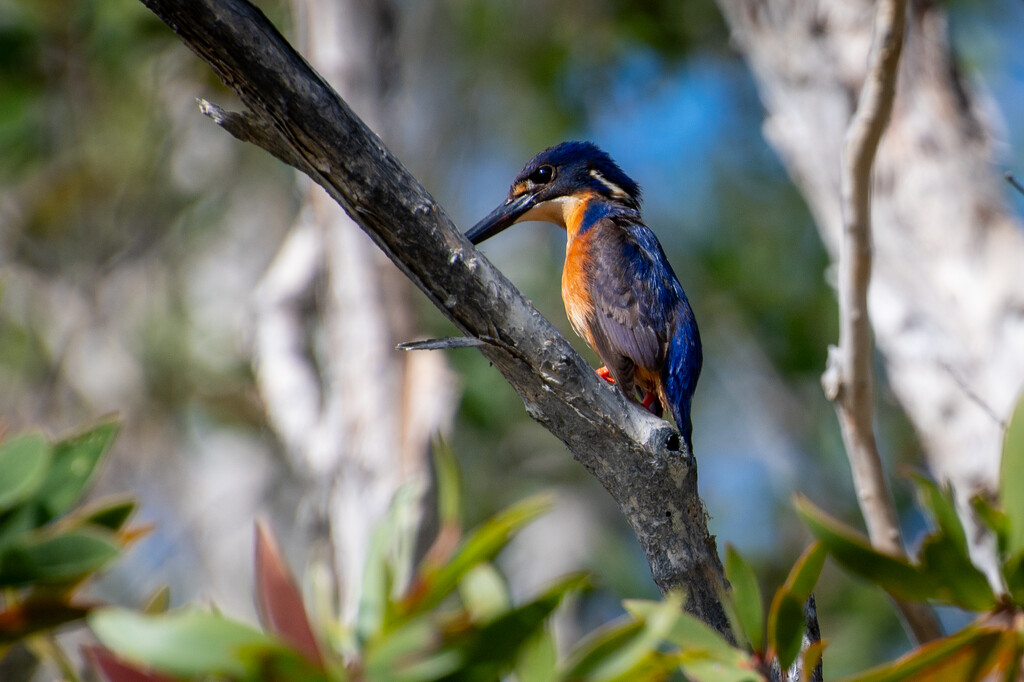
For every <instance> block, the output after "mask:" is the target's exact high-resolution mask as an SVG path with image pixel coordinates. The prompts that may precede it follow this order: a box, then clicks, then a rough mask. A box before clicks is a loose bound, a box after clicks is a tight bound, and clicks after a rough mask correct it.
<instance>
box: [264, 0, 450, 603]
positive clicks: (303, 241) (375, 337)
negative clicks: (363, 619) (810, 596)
mask: <svg viewBox="0 0 1024 682" xmlns="http://www.w3.org/2000/svg"><path fill="white" fill-rule="evenodd" d="M293 4H294V8H295V17H296V25H297V29H298V33H299V40H300V43H301V44H302V45H303V52H304V53H305V54H306V55H307V57H308V59H309V60H310V61H311V63H312V64H313V65H314V67H315V68H316V69H317V70H318V71H319V72H320V74H322V75H323V76H324V77H325V78H326V79H327V80H328V81H329V82H331V83H333V84H334V85H335V87H336V88H337V89H338V91H339V92H341V93H343V94H344V96H345V97H346V99H347V100H348V101H349V102H350V103H351V104H352V106H353V108H354V109H355V110H357V111H358V112H359V113H360V115H361V116H362V117H363V118H364V119H366V120H368V121H369V122H370V123H371V125H372V126H373V127H374V128H375V129H376V130H381V131H383V130H385V129H386V128H387V122H386V116H385V111H386V102H387V100H388V98H389V97H390V96H391V95H392V92H391V90H392V85H393V82H394V79H395V77H396V65H395V64H394V44H393V43H394V40H395V31H396V25H395V15H394V13H395V7H394V6H393V5H392V3H390V2H384V1H377V2H364V1H360V0H341V1H338V2H334V1H325V0H295V2H294V3H293ZM299 184H300V186H301V188H302V196H303V205H302V208H301V210H300V212H299V216H298V220H297V222H296V224H295V226H294V227H293V228H292V230H291V232H290V233H289V235H288V237H287V239H286V243H285V244H284V245H283V246H282V249H281V252H280V254H279V256H278V257H277V259H276V262H275V264H274V265H273V267H272V268H271V269H270V270H269V271H268V273H267V276H266V278H265V279H264V281H263V283H262V285H261V287H260V293H259V301H260V305H259V311H260V313H259V321H258V327H259V331H258V334H257V348H256V350H257V356H256V363H257V379H258V381H259V385H260V390H261V393H262V395H263V397H264V401H265V403H266V406H267V412H268V416H269V417H270V419H271V421H272V423H273V424H274V425H275V429H276V430H277V431H278V433H279V434H280V436H281V438H282V440H283V441H284V443H285V444H286V447H287V449H288V452H289V455H290V458H291V460H292V462H293V464H294V466H296V468H297V469H298V470H299V471H300V472H302V473H305V474H306V475H307V478H308V479H309V481H310V486H309V490H310V499H309V500H308V501H309V502H310V504H308V505H307V506H308V508H307V509H306V510H305V516H306V519H305V520H306V522H307V524H310V525H309V527H308V528H307V531H311V532H310V535H311V536H312V537H311V538H310V539H311V540H312V541H313V545H312V546H313V550H312V553H313V557H312V558H313V562H314V564H317V565H319V566H320V567H332V568H333V570H332V571H331V573H332V574H333V578H334V580H333V582H334V583H335V585H334V586H335V588H336V589H338V599H339V602H338V607H339V610H340V613H341V615H342V617H343V619H345V620H346V621H347V620H350V619H351V618H352V617H354V615H355V612H356V607H357V605H358V598H359V593H360V589H361V578H362V569H363V562H364V560H365V557H366V555H367V551H368V545H369V541H370V537H371V534H372V531H373V527H374V525H375V524H376V523H377V522H378V521H379V520H380V519H381V518H382V517H383V516H384V514H385V512H386V511H387V509H388V507H389V505H390V502H391V499H392V497H393V496H394V494H395V492H396V491H397V490H398V489H399V488H400V487H401V486H402V485H403V484H405V483H407V482H410V481H412V482H413V485H419V487H420V488H421V489H422V488H423V486H424V484H425V482H426V478H427V454H428V450H429V446H430V439H431V437H432V436H434V435H435V434H436V433H437V432H438V431H440V430H442V429H443V428H444V427H445V426H446V425H447V424H448V423H449V422H450V420H451V418H452V414H453V412H454V407H455V399H454V381H453V378H452V376H451V375H450V373H449V372H448V370H447V368H446V366H445V362H444V356H443V355H442V354H439V353H403V352H400V351H396V350H395V345H396V344H397V343H399V342H400V341H405V340H408V339H410V338H412V337H413V336H414V334H415V333H416V332H415V328H416V325H415V323H414V312H413V310H412V307H411V300H410V294H411V287H410V286H409V284H408V282H407V281H406V280H405V278H404V277H403V276H402V275H401V273H399V272H398V270H397V269H396V268H395V267H394V266H393V265H392V264H391V262H390V261H388V260H387V258H386V257H385V256H384V255H383V254H382V253H381V252H380V250H379V249H377V248H376V247H375V246H374V245H373V242H371V241H370V239H368V238H367V237H366V235H365V234H364V233H363V232H362V230H360V229H359V227H358V226H357V225H356V224H355V223H353V222H352V220H351V219H350V218H349V217H348V215H346V213H345V212H344V210H342V208H341V207H340V206H338V205H337V204H336V203H335V202H334V201H333V200H332V199H331V198H330V197H328V196H327V194H326V193H324V191H323V190H322V189H321V188H320V187H319V186H317V185H316V184H314V183H311V182H309V180H308V179H306V178H305V177H304V176H302V177H300V179H299ZM318 529H320V531H321V532H320V537H319V538H317V537H316V535H317V533H318ZM324 529H326V530H327V534H326V535H325V534H323V532H322V530H324ZM324 543H326V546H325V544H324ZM314 570H316V569H315V568H314ZM320 574H321V575H323V573H322V572H321V573H320Z"/></svg>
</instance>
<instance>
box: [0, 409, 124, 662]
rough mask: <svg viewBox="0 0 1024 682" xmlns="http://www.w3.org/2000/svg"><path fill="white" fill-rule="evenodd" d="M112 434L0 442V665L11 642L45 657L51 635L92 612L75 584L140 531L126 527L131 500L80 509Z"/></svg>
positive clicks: (101, 428) (101, 431) (97, 429)
mask: <svg viewBox="0 0 1024 682" xmlns="http://www.w3.org/2000/svg"><path fill="white" fill-rule="evenodd" d="M117 430H118V422H117V421H114V420H109V421H104V422H101V423H99V424H97V425H95V426H94V427H92V428H90V429H88V430H86V431H83V432H82V433H80V434H78V435H75V436H72V437H70V438H64V439H61V440H58V441H51V440H50V439H48V438H45V437H43V436H42V435H39V434H37V433H26V434H22V435H18V436H14V437H11V438H7V439H5V440H2V441H0V472H3V473H2V475H0V662H2V661H3V659H4V658H5V656H7V654H9V653H10V652H11V650H12V648H14V647H15V646H16V645H18V644H25V646H26V647H27V649H28V650H29V651H30V652H31V653H32V654H33V655H34V656H35V657H36V658H46V657H48V656H49V652H50V651H53V650H54V648H53V647H52V646H51V641H50V639H49V637H50V636H51V634H52V631H53V630H54V629H56V628H58V627H61V626H64V625H67V624H69V623H73V622H75V621H80V620H82V619H84V618H85V617H86V616H87V615H88V614H89V612H90V611H91V610H92V609H93V608H95V606H96V604H95V603H94V602H92V601H90V600H88V599H85V598H83V597H82V596H81V595H80V592H81V588H82V586H83V585H84V584H85V583H86V582H87V581H88V580H89V579H90V578H91V577H92V576H93V575H94V574H95V573H97V572H98V571H100V570H101V569H103V568H104V567H106V566H107V565H108V564H110V563H111V562H112V561H113V560H114V559H116V558H117V557H118V556H119V555H120V554H121V552H122V551H123V549H124V548H125V547H126V546H127V545H129V544H130V543H131V542H133V541H134V540H135V539H137V538H138V537H139V535H140V533H141V532H142V531H140V530H139V529H134V528H131V527H126V523H127V521H128V518H129V517H130V516H131V514H132V512H133V511H134V510H135V506H136V505H135V501H134V500H132V499H131V498H128V497H125V496H113V497H106V498H102V499H98V500H94V501H92V502H90V503H88V504H85V505H83V504H81V500H82V497H83V495H84V494H85V492H86V490H87V489H88V487H89V485H90V483H91V482H92V480H93V478H94V477H95V474H96V470H97V468H98V466H99V465H100V462H101V461H102V460H103V459H104V457H105V456H106V455H107V453H108V451H109V448H110V444H111V443H112V442H113V440H114V436H115V435H116V434H117ZM23 667H31V664H27V665H26V666H23ZM0 671H6V673H7V674H9V673H10V669H9V668H5V667H3V666H2V665H0Z"/></svg>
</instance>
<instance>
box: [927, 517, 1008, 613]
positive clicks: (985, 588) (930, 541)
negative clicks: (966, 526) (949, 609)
mask: <svg viewBox="0 0 1024 682" xmlns="http://www.w3.org/2000/svg"><path fill="white" fill-rule="evenodd" d="M920 570H921V572H922V573H923V574H925V575H927V576H929V582H933V583H934V584H936V585H937V589H936V594H935V599H936V600H939V601H944V602H947V603H949V604H953V605H955V606H959V607H961V608H964V609H968V610H970V611H987V610H988V609H990V608H992V607H993V606H995V605H996V596H995V593H994V592H993V591H992V587H991V585H989V582H988V579H987V578H986V577H985V574H984V573H982V572H981V571H979V570H978V569H977V567H975V565H974V564H973V563H972V562H971V559H970V557H968V556H967V553H966V547H965V548H964V551H963V553H961V551H960V547H959V546H958V545H957V544H956V543H955V542H954V541H951V540H950V539H949V537H948V536H947V535H945V534H943V533H941V532H939V533H935V534H933V535H929V536H928V537H927V538H926V539H925V541H924V542H923V543H922V544H921V568H920Z"/></svg>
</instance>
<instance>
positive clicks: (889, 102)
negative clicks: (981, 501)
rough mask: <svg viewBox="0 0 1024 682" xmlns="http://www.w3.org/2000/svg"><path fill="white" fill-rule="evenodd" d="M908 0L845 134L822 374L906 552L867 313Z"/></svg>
mask: <svg viewBox="0 0 1024 682" xmlns="http://www.w3.org/2000/svg"><path fill="white" fill-rule="evenodd" d="M906 5H907V3H906V0H880V1H879V3H878V9H877V11H876V14H875V37H874V43H873V45H872V52H871V56H870V58H869V65H868V74H867V78H866V80H865V82H864V86H863V88H862V90H861V93H860V100H859V101H858V103H857V109H856V111H855V112H854V115H853V119H852V120H851V121H850V126H849V128H848V129H847V133H846V144H845V149H844V150H843V152H844V153H843V160H842V169H841V178H840V182H841V209H842V219H843V234H842V239H841V242H840V247H839V316H840V320H839V325H840V326H839V347H838V348H835V349H829V367H828V369H827V370H826V372H825V376H824V377H823V385H824V387H825V392H826V394H828V396H829V398H830V399H831V400H833V402H834V403H835V406H836V412H837V414H838V416H839V423H840V426H841V428H842V433H843V442H844V444H845V446H846V453H847V457H848V458H849V460H850V468H851V469H852V471H853V480H854V485H855V487H856V490H857V500H858V503H859V504H860V508H861V513H862V514H863V516H864V522H865V524H866V525H867V529H868V535H869V536H870V538H871V543H872V545H874V546H875V548H877V549H879V550H881V551H883V552H887V553H889V554H892V555H895V556H905V554H906V553H905V551H904V549H903V540H902V537H901V534H900V527H899V519H898V517H897V514H896V507H895V504H894V503H893V499H892V495H891V493H890V491H889V488H888V483H887V481H886V475H885V471H884V469H883V467H882V460H881V457H880V456H879V454H878V444H877V442H876V441H875V433H874V424H873V419H874V396H873V379H874V377H873V374H874V371H873V360H874V344H873V341H872V337H871V324H870V321H869V319H868V284H869V283H870V281H871V258H872V246H871V177H872V176H871V171H872V168H873V166H874V161H875V155H876V153H877V151H878V144H879V141H880V140H881V138H882V133H883V132H884V131H885V128H886V126H887V125H888V123H889V118H890V115H891V114H892V106H893V100H894V99H895V97H896V77H897V74H898V72H899V61H900V53H901V51H902V48H903V34H904V32H905V30H906V13H907V12H906ZM897 606H898V607H899V609H900V611H901V612H902V614H903V616H904V618H905V619H906V621H907V624H908V626H909V627H910V629H911V630H912V631H913V633H914V635H915V636H916V638H917V639H918V641H920V642H925V641H928V640H931V639H934V638H936V637H938V636H940V635H941V629H940V627H939V624H938V620H937V618H936V617H935V614H934V612H932V611H931V609H930V608H928V607H927V606H926V605H921V604H911V603H905V602H897Z"/></svg>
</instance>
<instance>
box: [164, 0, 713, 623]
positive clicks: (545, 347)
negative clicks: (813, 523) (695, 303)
mask: <svg viewBox="0 0 1024 682" xmlns="http://www.w3.org/2000/svg"><path fill="white" fill-rule="evenodd" d="M144 4H146V5H147V6H148V7H149V8H150V9H152V10H153V11H154V12H155V13H156V14H157V15H158V16H159V17H160V18H161V19H162V20H163V21H164V22H166V23H167V24H168V25H169V26H171V27H172V28H173V29H174V30H175V32H177V33H178V35H179V37H181V39H182V40H183V41H184V42H185V43H186V44H187V45H188V46H189V47H190V48H191V49H192V50H193V51H195V52H196V53H197V54H198V55H199V56H200V57H202V58H203V59H204V60H205V61H206V62H207V63H208V64H209V65H210V66H211V67H212V68H213V69H214V71H215V72H216V73H217V74H218V75H219V76H220V77H221V79H222V80H224V82H225V83H228V84H229V85H230V86H231V87H232V88H234V90H235V91H236V92H237V93H238V95H239V97H240V98H241V100H242V102H243V103H244V104H245V105H246V106H247V107H248V108H249V110H250V112H251V114H250V115H251V116H254V117H256V118H259V119H260V120H261V123H260V124H259V126H256V128H257V129H261V130H273V131H274V132H275V133H276V134H277V136H278V138H279V139H280V141H281V146H284V147H286V148H287V149H289V150H291V153H292V154H293V155H294V156H295V157H297V159H296V160H297V161H299V163H297V164H296V167H299V168H300V169H302V170H304V171H305V172H308V173H309V175H310V177H312V178H313V180H315V181H316V182H317V183H318V184H320V185H322V186H323V187H324V188H325V189H326V190H327V191H328V193H329V194H330V195H331V196H332V197H333V198H334V199H335V200H337V201H338V202H339V203H340V204H341V205H342V206H343V207H344V208H345V209H346V211H348V213H349V215H350V216H351V217H352V218H353V220H355V221H356V222H357V223H358V224H359V225H360V226H361V227H362V228H363V230H365V231H366V233H367V234H368V235H369V236H370V237H371V238H372V239H373V241H374V242H375V243H376V244H377V245H378V246H379V247H380V248H381V249H382V250H383V251H384V252H385V253H386V254H387V255H388V257H389V258H391V259H392V260H393V261H394V262H395V263H396V264H397V265H398V267H399V268H400V269H401V270H402V271H403V272H404V273H405V274H406V276H408V277H409V278H410V279H411V280H412V281H413V282H414V283H415V284H416V286H418V287H419V288H420V289H421V290H422V291H423V292H424V293H425V294H426V295H427V297H428V298H429V299H430V300H431V301H432V302H433V303H434V304H435V305H436V306H437V308H438V309H439V310H440V311H442V313H444V314H445V315H446V316H447V317H448V318H449V319H450V320H451V321H452V322H453V323H454V324H455V325H456V326H457V327H458V328H459V329H461V330H462V331H463V332H464V333H465V334H467V335H469V336H473V337H476V338H481V339H488V340H489V344H488V345H487V346H484V347H483V348H482V349H481V352H482V353H483V354H484V356H485V357H486V358H487V359H488V360H490V361H491V362H492V363H493V364H494V365H495V367H496V368H497V369H498V370H499V371H501V372H502V374H503V375H504V376H505V378H506V379H507V380H508V381H509V383H510V384H511V385H512V386H513V388H515V390H516V391H517V392H518V393H519V395H520V396H521V397H522V399H523V402H524V403H525V405H526V409H527V412H528V413H529V414H530V415H531V416H532V417H533V418H534V419H536V420H537V421H539V422H540V423H541V424H543V425H544V426H545V427H546V428H547V429H548V430H550V431H551V432H552V433H553V434H554V435H555V436H557V437H558V438H559V439H560V440H562V441H563V442H564V443H565V444H566V445H567V447H568V448H569V450H570V451H571V452H572V454H573V456H574V457H575V458H576V459H577V460H578V461H579V462H580V463H582V464H583V465H584V466H585V467H586V468H587V469H588V470H589V471H590V472H591V473H592V474H594V475H595V476H596V477H597V478H598V479H599V480H600V481H601V483H602V484H603V485H604V486H605V488H606V489H607V490H608V491H609V492H610V493H611V494H612V496H613V497H614V498H615V500H616V502H617V503H618V505H619V508H620V509H621V510H622V512H623V513H624V514H625V515H626V517H627V519H628V521H629V523H630V525H631V526H632V528H633V530H634V532H635V533H636V535H637V538H638V539H639V541H640V544H641V546H642V548H643V550H644V552H645V554H646V556H647V560H648V563H649V564H650V567H651V572H652V575H653V577H654V580H655V582H656V583H657V584H658V586H659V588H660V589H661V590H662V591H663V592H667V591H670V590H673V589H676V588H685V589H686V591H687V593H688V599H687V602H686V608H687V609H688V610H689V611H690V612H691V613H693V614H695V615H696V616H697V617H699V618H701V619H702V620H704V621H705V622H706V623H708V624H709V625H711V626H712V627H714V628H715V629H717V630H718V631H719V632H722V633H723V634H725V635H726V636H727V637H729V638H731V633H730V629H729V625H728V621H727V619H726V617H725V614H724V612H723V609H722V605H721V602H720V598H719V589H720V588H721V586H722V585H724V584H725V580H724V577H723V571H722V567H721V564H720V562H719V559H718V554H717V550H716V547H715V541H714V538H713V537H712V536H711V535H709V533H708V530H707V524H706V516H707V514H706V512H705V510H704V505H703V503H702V502H701V500H700V498H699V497H698V494H697V468H696V462H695V460H694V458H693V455H692V453H689V452H685V451H681V450H680V448H681V447H683V446H682V444H681V439H680V438H679V434H678V433H677V432H675V431H674V430H673V429H672V428H671V427H670V426H669V425H668V424H667V423H666V422H664V421H662V420H660V419H658V418H656V417H654V416H653V415H651V414H649V413H648V412H646V411H644V410H642V409H641V408H639V407H637V406H635V405H633V404H632V403H630V402H629V401H627V400H626V399H625V398H624V397H623V396H622V394H621V393H620V392H618V391H615V390H613V389H611V388H609V387H608V386H606V385H605V384H604V382H603V381H601V380H600V379H599V378H598V377H597V375H596V374H595V373H594V372H593V370H592V369H591V368H590V367H589V366H588V365H587V364H586V362H584V360H583V359H582V358H581V357H580V356H579V355H578V354H577V353H576V352H575V351H574V350H573V348H572V346H571V345H569V343H568V342H567V341H566V340H565V339H564V338H563V337H562V336H561V335H560V334H559V333H558V331H557V330H556V329H555V328H554V327H553V326H552V325H551V324H550V323H549V322H548V321H547V320H545V319H544V318H543V317H542V316H541V315H540V314H539V313H538V312H537V311H536V310H535V309H534V308H533V307H532V306H531V305H530V304H529V303H528V302H527V301H526V300H525V299H523V297H522V295H521V294H520V293H519V292H518V291H517V290H516V289H515V287H513V285H512V284H511V283H510V282H509V281H508V280H507V279H506V278H505V277H504V276H503V275H502V274H501V273H500V272H498V271H497V270H496V269H495V268H494V267H493V266H492V265H491V264H490V262H488V261H487V260H486V259H485V258H483V257H482V256H481V255H480V254H479V253H478V252H477V251H476V250H475V249H473V247H472V246H471V245H470V244H469V242H468V241H467V240H466V239H465V238H464V237H463V236H462V235H461V234H460V233H459V232H458V231H457V230H456V228H455V226H454V225H453V224H452V222H451V220H450V219H449V218H448V217H447V216H446V215H445V214H444V212H443V211H442V210H441V209H440V207H438V206H437V204H436V203H435V202H434V201H433V199H432V198H431V197H430V195H429V194H428V193H427V192H426V190H424V189H423V187H421V186H420V185H419V183H417V182H416V180H415V179H414V178H413V177H412V176H411V175H410V174H409V173H408V171H406V170H405V168H404V167H403V166H402V165H401V164H400V162H399V161H398V160H397V159H395V158H394V156H392V155H391V153H390V152H389V151H388V150H387V149H386V148H385V147H384V145H383V143H382V142H381V141H380V139H379V138H378V137H377V136H376V135H374V134H373V132H372V131H371V130H370V129H369V128H367V127H366V125H365V124H364V123H363V122H362V121H361V120H360V119H359V118H357V117H356V116H355V115H354V114H353V113H352V111H351V110H350V108H349V107H348V105H347V104H346V103H345V102H344V101H342V100H341V98H340V97H338V95H337V94H336V93H335V92H334V91H333V90H331V88H330V87H329V86H328V85H327V84H326V83H325V82H324V81H323V80H322V79H321V78H320V77H319V76H318V75H317V74H316V73H315V72H314V71H313V70H312V69H311V68H310V66H309V65H308V64H307V63H306V62H305V61H304V60H303V59H302V57H300V56H299V55H298V54H297V53H296V52H295V51H294V50H293V49H292V48H291V46H290V45H289V44H288V43H287V42H286V41H285V39H284V38H283V37H282V36H281V35H280V34H279V33H278V32H277V30H276V29H275V28H274V27H273V26H272V25H271V24H270V22H269V21H268V20H267V19H266V18H265V17H264V16H263V14H262V13H261V12H260V11H259V10H257V9H256V8H255V7H253V6H252V5H251V4H249V3H247V2H244V1H243V0H144ZM250 129H253V126H250ZM250 139H252V140H253V141H255V142H256V143H257V144H260V141H261V138H260V136H258V135H252V136H250ZM262 142H264V143H266V145H264V144H260V146H264V148H268V147H269V148H272V149H273V148H278V147H279V145H275V144H273V143H270V142H268V141H267V140H266V139H262ZM279 151H280V150H279ZM286 156H287V155H286Z"/></svg>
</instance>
